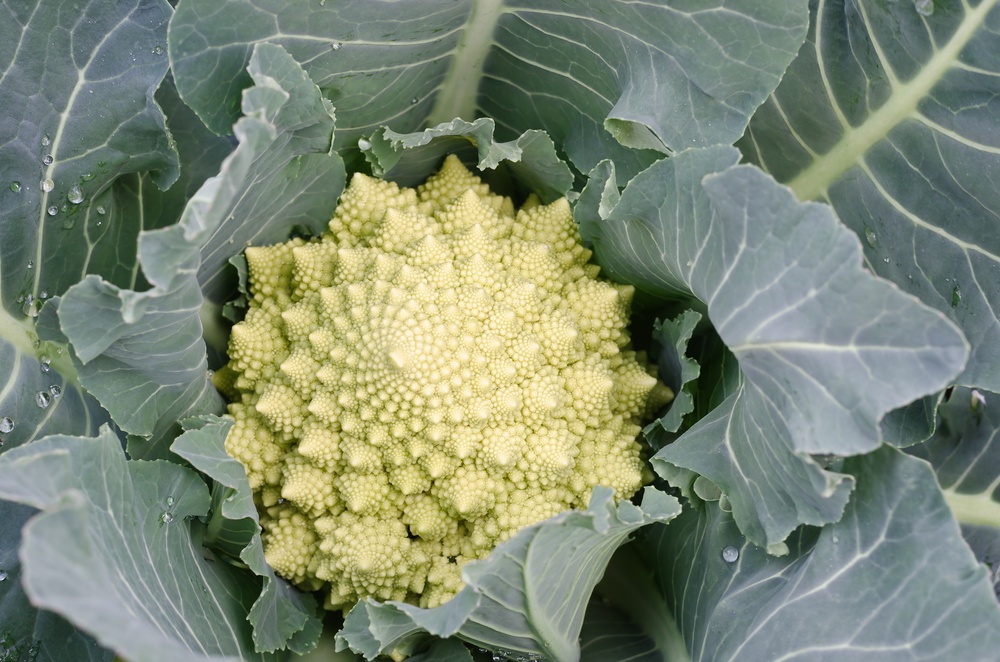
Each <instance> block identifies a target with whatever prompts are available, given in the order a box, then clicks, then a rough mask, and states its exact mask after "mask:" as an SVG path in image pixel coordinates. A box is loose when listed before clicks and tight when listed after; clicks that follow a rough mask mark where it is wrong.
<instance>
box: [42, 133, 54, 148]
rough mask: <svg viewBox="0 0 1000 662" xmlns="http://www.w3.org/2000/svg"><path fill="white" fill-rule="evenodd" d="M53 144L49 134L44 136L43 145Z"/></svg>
mask: <svg viewBox="0 0 1000 662" xmlns="http://www.w3.org/2000/svg"><path fill="white" fill-rule="evenodd" d="M51 144H52V138H49V134H47V133H46V134H45V135H44V136H42V145H45V146H48V145H51Z"/></svg>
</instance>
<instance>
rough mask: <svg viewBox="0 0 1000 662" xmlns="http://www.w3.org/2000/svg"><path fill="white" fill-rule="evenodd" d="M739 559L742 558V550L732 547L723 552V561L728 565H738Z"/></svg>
mask: <svg viewBox="0 0 1000 662" xmlns="http://www.w3.org/2000/svg"><path fill="white" fill-rule="evenodd" d="M738 558H740V550H738V549H736V548H735V547H733V546H732V545H730V546H729V547H726V548H725V549H724V550H722V560H723V561H725V562H726V563H736V559H738Z"/></svg>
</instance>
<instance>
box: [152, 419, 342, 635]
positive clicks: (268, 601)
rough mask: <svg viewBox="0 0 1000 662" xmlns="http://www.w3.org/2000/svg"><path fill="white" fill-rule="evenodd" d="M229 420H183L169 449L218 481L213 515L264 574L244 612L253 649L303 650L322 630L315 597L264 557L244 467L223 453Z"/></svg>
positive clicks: (255, 570) (241, 555) (256, 571)
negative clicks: (228, 527) (278, 572)
mask: <svg viewBox="0 0 1000 662" xmlns="http://www.w3.org/2000/svg"><path fill="white" fill-rule="evenodd" d="M232 424H233V422H232V420H231V419H224V418H219V417H216V416H206V417H202V418H200V419H191V420H188V421H185V428H186V430H185V432H184V433H183V434H182V435H180V436H179V437H177V439H176V440H175V441H174V443H173V444H172V445H171V447H170V450H172V451H173V452H174V453H176V454H177V455H178V456H180V457H182V458H184V459H185V460H187V461H188V462H190V463H191V465H192V466H193V467H194V468H196V469H198V470H199V471H201V472H202V473H204V474H205V475H207V476H208V477H209V478H211V479H212V480H213V481H215V482H216V487H217V488H218V487H222V492H221V494H220V499H219V503H218V504H213V505H216V507H218V508H219V509H220V510H221V512H219V513H214V514H213V519H214V518H217V517H221V518H224V519H225V521H226V523H227V524H230V525H232V533H231V535H230V537H231V538H232V539H231V540H230V541H229V543H230V545H231V546H232V547H233V548H234V549H235V550H236V551H237V554H238V555H239V558H240V559H241V560H242V561H243V562H244V563H246V564H247V566H248V567H249V569H250V570H251V571H252V572H253V573H254V574H256V575H257V576H259V577H262V578H263V580H264V581H263V588H262V589H261V591H260V596H259V597H258V598H257V600H256V601H255V602H254V604H253V607H252V608H251V610H250V613H249V616H248V618H249V621H250V624H251V625H253V640H254V645H255V646H256V648H257V650H260V651H267V652H273V651H277V650H282V649H285V648H286V647H288V648H290V649H292V650H294V651H295V652H297V653H305V652H307V651H308V650H310V649H312V648H313V647H315V645H316V640H317V639H318V638H319V635H320V631H321V630H322V623H321V621H320V619H319V618H318V617H317V615H316V611H317V605H316V601H315V600H314V599H313V597H312V596H310V595H305V594H302V593H300V592H299V591H297V590H295V589H293V588H292V587H291V586H289V585H288V583H287V582H286V581H285V580H284V579H280V578H278V577H277V576H276V575H275V574H274V570H272V569H271V567H270V566H268V565H267V562H266V561H265V560H264V547H263V543H262V542H261V538H260V521H259V518H258V516H257V508H256V506H255V505H254V502H253V492H252V491H251V490H250V483H249V482H248V481H247V476H246V469H244V467H243V465H242V464H240V463H239V461H237V460H235V459H233V458H232V457H230V456H229V455H227V454H226V448H225V440H226V433H227V432H228V431H229V428H230V427H232Z"/></svg>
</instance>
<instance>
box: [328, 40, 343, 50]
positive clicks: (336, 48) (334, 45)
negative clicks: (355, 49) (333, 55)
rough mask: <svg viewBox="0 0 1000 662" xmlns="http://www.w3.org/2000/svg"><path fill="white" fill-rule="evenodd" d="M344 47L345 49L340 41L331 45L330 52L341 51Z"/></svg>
mask: <svg viewBox="0 0 1000 662" xmlns="http://www.w3.org/2000/svg"><path fill="white" fill-rule="evenodd" d="M343 47H344V45H343V44H342V43H340V42H339V41H335V42H333V43H332V44H330V50H332V51H339V50H340V49H341V48H343Z"/></svg>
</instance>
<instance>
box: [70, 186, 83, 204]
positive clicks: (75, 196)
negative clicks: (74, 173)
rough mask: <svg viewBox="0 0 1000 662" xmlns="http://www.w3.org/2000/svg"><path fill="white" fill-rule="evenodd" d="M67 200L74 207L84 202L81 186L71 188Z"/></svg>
mask: <svg viewBox="0 0 1000 662" xmlns="http://www.w3.org/2000/svg"><path fill="white" fill-rule="evenodd" d="M66 198H67V199H68V200H69V201H70V202H72V203H73V204H74V205H78V204H80V203H81V202H83V189H81V188H80V187H79V186H74V187H72V188H70V190H69V193H67V194H66Z"/></svg>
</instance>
